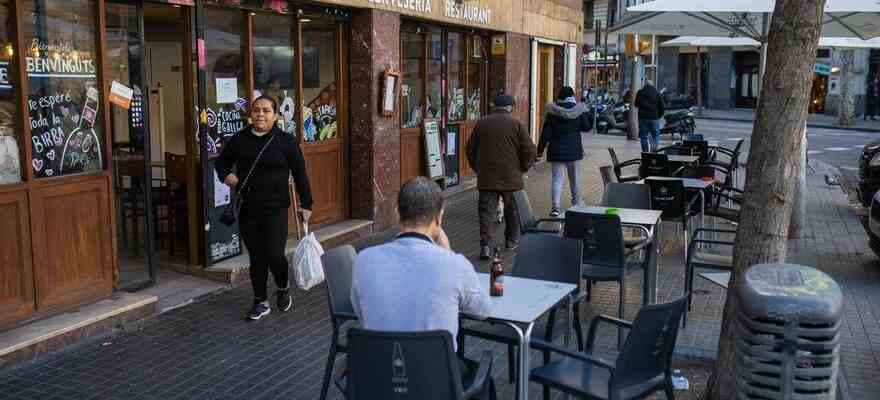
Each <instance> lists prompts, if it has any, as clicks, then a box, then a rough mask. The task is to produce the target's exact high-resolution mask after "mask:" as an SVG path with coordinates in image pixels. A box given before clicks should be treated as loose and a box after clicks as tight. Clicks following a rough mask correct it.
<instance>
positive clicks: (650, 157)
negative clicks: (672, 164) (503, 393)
mask: <svg viewBox="0 0 880 400" xmlns="http://www.w3.org/2000/svg"><path fill="white" fill-rule="evenodd" d="M639 175H641V177H642V178H646V177H649V176H669V157H668V156H667V155H666V154H665V153H642V163H641V164H639Z"/></svg>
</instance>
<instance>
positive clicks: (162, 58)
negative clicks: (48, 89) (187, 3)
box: [106, 1, 196, 289]
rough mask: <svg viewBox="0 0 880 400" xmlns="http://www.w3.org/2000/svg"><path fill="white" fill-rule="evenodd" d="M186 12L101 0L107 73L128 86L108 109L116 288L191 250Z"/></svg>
mask: <svg viewBox="0 0 880 400" xmlns="http://www.w3.org/2000/svg"><path fill="white" fill-rule="evenodd" d="M186 14H187V13H186V9H184V8H181V7H174V6H171V5H164V4H153V3H144V2H133V1H132V2H128V1H116V2H108V3H107V5H106V20H107V22H106V24H107V25H106V29H107V42H106V43H107V44H106V46H107V53H106V57H107V60H108V61H107V63H106V65H107V74H108V76H109V80H110V81H111V82H118V83H119V84H121V85H122V86H124V87H127V88H129V89H131V91H132V94H131V102H130V105H128V106H127V107H126V104H124V103H125V102H124V101H123V102H122V104H119V103H117V102H113V103H112V104H111V108H110V110H109V113H110V127H111V137H112V140H113V157H112V160H113V161H112V169H113V182H114V197H115V199H114V200H115V202H116V231H115V232H116V235H117V249H118V265H119V268H118V270H119V275H118V280H117V288H119V289H136V288H138V287H143V286H148V285H151V284H153V283H155V282H156V274H157V268H158V267H161V266H165V267H168V266H174V265H187V264H188V263H189V259H190V253H191V251H190V250H191V249H192V248H193V247H192V246H191V244H190V240H189V239H190V238H191V236H192V234H191V233H190V229H189V228H190V225H191V215H192V212H191V203H192V201H193V199H194V194H195V192H194V190H196V188H195V185H193V184H189V182H193V179H191V177H192V156H191V154H192V150H191V149H192V145H191V144H190V143H188V141H189V138H191V137H192V135H188V134H187V133H188V132H190V130H191V129H192V128H191V127H189V126H188V125H189V124H187V123H186V121H188V116H187V115H186V114H187V113H186V112H185V110H186V109H187V107H186V104H184V103H185V99H186V93H185V92H184V88H186V87H188V86H187V85H186V82H188V81H189V82H191V80H190V78H188V77H187V76H186V74H184V71H185V68H184V65H186V64H185V63H184V61H183V60H184V57H183V55H184V48H185V47H186V46H185V40H186V39H187V38H188V36H187V34H186V32H187V30H186V27H187V26H188V24H187V23H186V18H185V15H186ZM111 97H112V96H111Z"/></svg>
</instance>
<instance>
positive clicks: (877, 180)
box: [859, 140, 880, 207]
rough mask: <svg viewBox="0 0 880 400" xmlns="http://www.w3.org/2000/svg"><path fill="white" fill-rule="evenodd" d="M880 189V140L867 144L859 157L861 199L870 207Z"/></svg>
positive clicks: (863, 203)
mask: <svg viewBox="0 0 880 400" xmlns="http://www.w3.org/2000/svg"><path fill="white" fill-rule="evenodd" d="M878 189H880V140H875V141H873V142H870V143H868V144H866V145H865V147H864V148H863V149H862V157H861V158H860V159H859V200H860V201H861V202H862V205H863V206H865V207H868V206H870V205H871V200H872V199H873V198H874V194H875V193H877V190H878Z"/></svg>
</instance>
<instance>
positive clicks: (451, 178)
mask: <svg viewBox="0 0 880 400" xmlns="http://www.w3.org/2000/svg"><path fill="white" fill-rule="evenodd" d="M460 130H461V127H459V126H458V125H446V150H445V151H444V152H443V154H444V156H443V158H444V163H445V165H444V168H445V172H446V186H447V187H449V186H455V185H458V184H459V181H460V176H459V166H458V154H459V152H460V151H461V146H459V143H458V137H459V135H458V134H459V131H460Z"/></svg>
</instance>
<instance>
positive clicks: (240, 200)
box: [220, 133, 275, 226]
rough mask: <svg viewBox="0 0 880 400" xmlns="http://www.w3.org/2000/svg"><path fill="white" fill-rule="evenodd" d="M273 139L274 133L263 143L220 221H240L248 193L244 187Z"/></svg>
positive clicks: (229, 223)
mask: <svg viewBox="0 0 880 400" xmlns="http://www.w3.org/2000/svg"><path fill="white" fill-rule="evenodd" d="M273 139H275V134H274V133H273V134H272V137H270V138H269V141H268V142H266V144H264V145H263V148H262V149H260V153H259V154H257V158H256V159H255V160H254V163H253V164H251V170H250V171H248V173H247V176H245V178H244V181H243V182H242V183H241V185H239V186H238V189H236V191H235V195H234V196H232V199H231V200H230V202H229V206H228V207H226V209H225V210H223V214H221V215H220V222H222V223H223V224H225V225H229V226H232V225H234V224H235V223H236V222H237V221H238V214H240V213H241V205H242V204H244V200H245V199H244V196H245V195H246V194H247V192H245V191H244V189H245V188H246V186H247V183H248V180H249V179H250V178H251V174H253V173H254V169H255V168H257V164H258V163H259V162H260V158H262V157H263V152H264V151H266V148H267V147H269V144H270V143H272V140H273Z"/></svg>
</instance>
